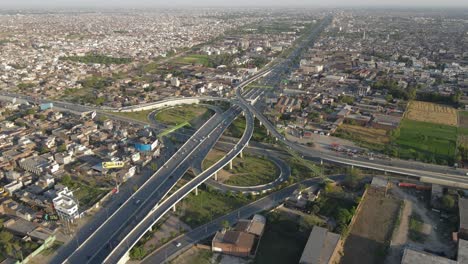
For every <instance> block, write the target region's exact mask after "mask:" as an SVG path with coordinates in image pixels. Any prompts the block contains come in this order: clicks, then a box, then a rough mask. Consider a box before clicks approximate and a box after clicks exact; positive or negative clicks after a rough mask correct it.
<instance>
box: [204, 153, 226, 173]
mask: <svg viewBox="0 0 468 264" xmlns="http://www.w3.org/2000/svg"><path fill="white" fill-rule="evenodd" d="M226 154H227V153H226V152H224V151H221V150H217V149H213V150H211V151H210V152H209V153H208V155H207V156H206V158H205V159H204V160H203V164H202V167H203V169H204V170H206V169H208V168H209V167H211V166H212V165H213V164H215V163H216V162H218V161H219V160H221V159H222V158H223V157H224V156H226Z"/></svg>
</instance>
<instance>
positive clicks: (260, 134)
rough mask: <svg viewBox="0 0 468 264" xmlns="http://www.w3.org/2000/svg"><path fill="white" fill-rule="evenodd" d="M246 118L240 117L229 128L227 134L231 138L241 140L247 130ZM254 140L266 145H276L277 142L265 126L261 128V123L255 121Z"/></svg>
mask: <svg viewBox="0 0 468 264" xmlns="http://www.w3.org/2000/svg"><path fill="white" fill-rule="evenodd" d="M245 122H246V121H245V117H243V116H239V117H237V118H236V119H235V120H234V121H233V122H232V124H231V125H230V126H229V128H228V129H227V131H226V134H227V135H228V136H231V137H236V138H240V137H242V135H243V134H244V130H245V125H246V123H245ZM252 140H254V141H258V142H266V143H274V142H275V140H274V139H273V138H272V137H270V136H268V135H267V130H266V128H265V127H264V126H261V125H260V123H259V121H258V120H257V119H255V126H254V132H253V135H252Z"/></svg>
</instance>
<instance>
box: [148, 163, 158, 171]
mask: <svg viewBox="0 0 468 264" xmlns="http://www.w3.org/2000/svg"><path fill="white" fill-rule="evenodd" d="M150 168H151V170H152V171H156V170H157V169H158V164H157V163H156V162H151V164H150Z"/></svg>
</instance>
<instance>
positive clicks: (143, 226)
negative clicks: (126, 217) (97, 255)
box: [104, 109, 254, 263]
mask: <svg viewBox="0 0 468 264" xmlns="http://www.w3.org/2000/svg"><path fill="white" fill-rule="evenodd" d="M246 110H247V109H245V111H246ZM245 117H246V124H247V125H246V128H245V130H244V134H243V135H242V137H241V139H240V141H239V142H238V143H237V145H235V146H234V147H233V149H232V150H231V151H230V152H228V153H227V154H226V156H225V157H223V158H222V159H221V160H219V161H218V162H216V163H215V164H213V165H212V166H211V167H209V168H208V169H207V170H205V171H204V172H202V173H201V174H199V175H197V176H196V177H195V178H194V179H192V180H190V181H189V182H188V183H187V184H185V185H184V186H182V187H181V188H180V189H178V190H177V191H176V192H174V193H173V194H171V195H170V196H169V197H168V198H167V199H165V200H164V201H162V202H161V203H160V204H159V205H158V206H157V207H155V208H154V210H152V211H151V212H150V214H148V215H147V216H146V217H145V218H143V219H142V220H141V221H140V223H139V224H138V225H137V226H136V228H134V229H133V230H132V231H131V232H129V233H128V235H127V236H126V237H125V238H124V239H123V240H122V242H120V243H119V244H118V245H117V246H116V247H115V248H114V249H113V250H112V252H111V253H110V255H109V256H108V257H107V258H106V259H105V260H104V263H117V262H124V261H125V260H126V259H127V258H126V257H127V256H128V255H127V254H128V252H129V250H130V249H131V248H132V247H133V246H134V245H135V244H136V243H137V242H138V240H139V239H140V238H141V237H142V236H143V235H144V234H145V233H146V232H147V231H148V230H149V229H150V228H151V227H152V226H153V225H154V224H155V223H156V222H157V221H158V220H159V219H160V218H161V217H162V216H163V215H164V214H165V213H166V212H168V211H169V210H170V209H171V208H173V207H174V206H175V205H176V204H177V203H178V202H179V201H180V200H182V199H183V198H184V197H185V196H187V195H188V194H189V193H190V192H192V191H193V190H195V188H197V187H198V186H199V185H201V184H202V183H203V182H205V181H206V180H207V179H209V178H210V177H212V176H213V175H214V174H215V173H217V172H218V171H219V170H221V169H222V168H224V167H225V166H226V165H227V164H229V162H230V161H232V160H233V159H234V158H235V157H236V156H237V155H239V154H240V152H241V151H242V150H243V149H244V147H245V146H246V145H247V144H248V142H249V140H250V138H251V137H252V134H253V129H254V126H253V121H254V119H253V116H252V115H251V114H250V113H249V112H247V113H246V114H245ZM231 122H232V120H231ZM229 125H230V122H227V121H225V122H223V123H222V124H220V127H221V128H223V129H226V128H227V127H228V126H229Z"/></svg>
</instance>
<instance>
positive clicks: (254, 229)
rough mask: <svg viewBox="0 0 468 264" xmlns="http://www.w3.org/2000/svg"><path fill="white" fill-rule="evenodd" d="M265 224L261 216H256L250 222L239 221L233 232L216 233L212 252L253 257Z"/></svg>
mask: <svg viewBox="0 0 468 264" xmlns="http://www.w3.org/2000/svg"><path fill="white" fill-rule="evenodd" d="M265 224H266V218H265V217H264V216H262V215H257V214H256V215H254V216H253V218H252V219H251V220H248V219H241V220H239V221H238V222H237V224H236V226H235V227H234V228H233V230H222V231H220V232H216V235H215V237H214V238H213V241H212V250H213V251H214V252H220V253H225V254H229V255H233V256H238V257H252V256H255V253H256V249H257V248H258V245H259V242H260V239H261V237H262V235H263V232H264V230H265ZM255 245H256V246H255Z"/></svg>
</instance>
